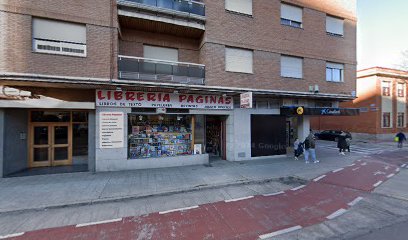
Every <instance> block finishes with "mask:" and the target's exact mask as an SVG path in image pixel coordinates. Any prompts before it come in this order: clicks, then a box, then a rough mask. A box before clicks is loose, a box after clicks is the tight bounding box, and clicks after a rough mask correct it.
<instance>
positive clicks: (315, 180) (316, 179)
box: [313, 175, 326, 182]
mask: <svg viewBox="0 0 408 240" xmlns="http://www.w3.org/2000/svg"><path fill="white" fill-rule="evenodd" d="M324 177H326V175H322V176H320V177H317V178H315V179H313V182H317V181H319V180H320V179H322V178H324Z"/></svg>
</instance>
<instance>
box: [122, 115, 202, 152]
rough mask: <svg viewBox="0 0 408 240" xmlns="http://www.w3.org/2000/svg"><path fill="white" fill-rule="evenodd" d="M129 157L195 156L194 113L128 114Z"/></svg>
mask: <svg viewBox="0 0 408 240" xmlns="http://www.w3.org/2000/svg"><path fill="white" fill-rule="evenodd" d="M128 118H129V119H128V120H129V125H128V126H129V127H128V134H129V135H128V158H129V159H141V158H160V157H174V156H180V155H191V154H192V153H193V151H192V142H193V118H194V117H193V116H190V115H139V114H130V115H129V116H128Z"/></svg>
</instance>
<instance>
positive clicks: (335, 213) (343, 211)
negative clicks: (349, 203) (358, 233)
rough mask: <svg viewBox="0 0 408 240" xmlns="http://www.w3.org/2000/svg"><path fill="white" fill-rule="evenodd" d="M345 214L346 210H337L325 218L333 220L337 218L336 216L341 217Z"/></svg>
mask: <svg viewBox="0 0 408 240" xmlns="http://www.w3.org/2000/svg"><path fill="white" fill-rule="evenodd" d="M346 212H347V210H346V209H344V208H340V209H339V210H337V211H335V212H334V213H332V214H330V215H329V216H327V217H326V218H327V219H329V220H331V219H334V218H336V217H338V216H341V215H343V214H344V213H346Z"/></svg>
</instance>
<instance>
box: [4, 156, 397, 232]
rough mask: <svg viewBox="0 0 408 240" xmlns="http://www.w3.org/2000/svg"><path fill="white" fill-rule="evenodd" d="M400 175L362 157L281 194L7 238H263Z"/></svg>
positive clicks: (329, 212)
mask: <svg viewBox="0 0 408 240" xmlns="http://www.w3.org/2000/svg"><path fill="white" fill-rule="evenodd" d="M398 171H399V166H397V165H395V164H390V163H387V162H385V161H377V160H375V158H372V159H368V158H363V159H362V160H359V161H356V162H355V163H353V164H351V165H349V166H347V167H344V168H339V169H336V170H334V171H331V172H329V173H327V174H325V175H322V176H320V177H317V178H315V179H314V180H312V181H311V182H310V183H308V184H307V185H305V186H304V185H302V186H299V187H296V188H293V189H290V190H287V191H284V192H278V193H271V194H265V195H257V196H249V197H246V198H241V199H232V200H227V201H221V202H216V203H208V204H203V205H200V206H191V207H190V208H184V209H173V210H169V211H165V212H158V213H151V214H148V215H142V216H135V217H126V218H120V219H112V220H108V221H102V222H94V223H85V224H78V225H75V226H66V227H59V228H52V229H44V230H38V231H32V232H26V233H16V234H15V235H10V236H8V237H7V236H6V237H7V238H10V239H19V240H20V239H26V240H39V239H41V240H48V239H50V240H51V239H58V240H63V239H67V240H68V239H78V240H79V239H81V240H88V239H89V240H91V239H92V240H93V239H123V240H125V239H126V240H127V239H259V238H261V239H264V238H268V237H271V236H275V235H279V234H281V233H285V232H289V231H293V230H297V229H301V228H303V227H307V226H311V225H315V224H318V223H321V222H323V221H325V220H328V219H333V218H335V217H337V216H340V215H341V214H343V213H345V212H346V211H347V209H348V208H349V207H350V206H352V205H354V204H356V203H357V202H358V201H359V200H361V199H362V198H363V197H365V196H366V195H367V194H369V193H370V192H371V191H372V190H373V189H374V188H375V187H378V186H379V185H380V184H382V183H383V182H384V181H386V180H387V179H389V178H391V177H393V176H394V175H395V174H396V173H398ZM0 239H1V237H0Z"/></svg>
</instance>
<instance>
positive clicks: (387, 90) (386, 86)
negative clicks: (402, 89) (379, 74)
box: [382, 82, 391, 96]
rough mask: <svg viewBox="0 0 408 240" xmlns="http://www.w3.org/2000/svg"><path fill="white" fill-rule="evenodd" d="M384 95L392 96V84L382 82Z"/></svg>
mask: <svg viewBox="0 0 408 240" xmlns="http://www.w3.org/2000/svg"><path fill="white" fill-rule="evenodd" d="M382 95H383V96H391V82H382Z"/></svg>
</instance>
